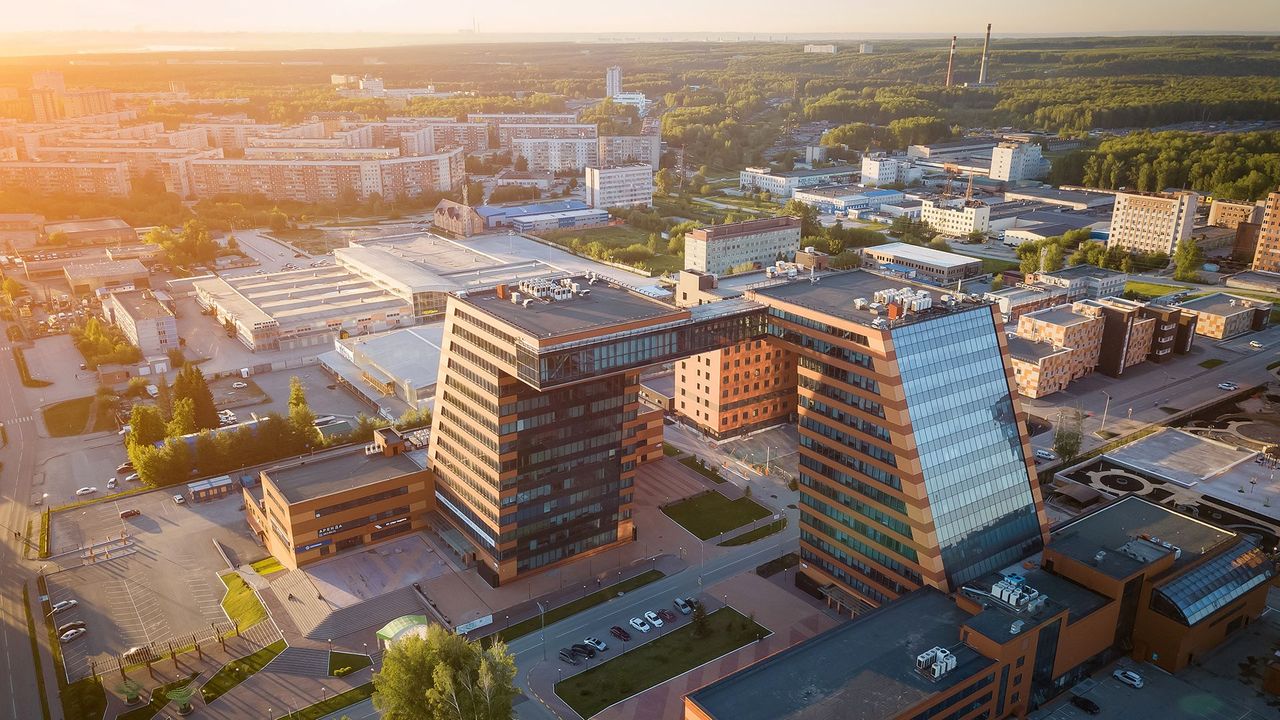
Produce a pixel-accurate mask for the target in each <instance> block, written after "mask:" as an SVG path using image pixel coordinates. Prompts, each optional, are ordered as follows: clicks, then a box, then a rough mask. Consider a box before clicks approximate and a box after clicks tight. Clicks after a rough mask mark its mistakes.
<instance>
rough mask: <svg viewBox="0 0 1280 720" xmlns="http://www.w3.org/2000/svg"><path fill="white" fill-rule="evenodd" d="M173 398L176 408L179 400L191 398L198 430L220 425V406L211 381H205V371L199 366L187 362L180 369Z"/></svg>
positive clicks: (174, 386)
mask: <svg viewBox="0 0 1280 720" xmlns="http://www.w3.org/2000/svg"><path fill="white" fill-rule="evenodd" d="M173 398H174V401H173V402H174V407H175V408H176V407H177V401H178V400H181V399H183V398H187V399H189V400H191V402H192V408H193V410H194V416H195V422H196V429H197V430H198V429H202V428H207V429H210V430H212V429H213V428H216V427H218V425H219V423H218V407H217V405H215V404H214V402H213V391H211V390H210V389H209V383H207V382H206V381H205V379H204V373H203V372H201V371H200V368H199V367H198V366H196V365H192V364H191V363H187V364H186V365H183V366H182V369H181V370H179V371H178V377H177V379H176V380H175V381H174V383H173ZM175 414H176V410H175Z"/></svg>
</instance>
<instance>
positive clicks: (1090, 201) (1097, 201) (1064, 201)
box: [1004, 186, 1116, 211]
mask: <svg viewBox="0 0 1280 720" xmlns="http://www.w3.org/2000/svg"><path fill="white" fill-rule="evenodd" d="M1004 199H1005V200H1006V201H1014V200H1034V201H1036V202H1042V203H1048V204H1050V205H1061V206H1062V207H1064V208H1066V209H1068V210H1076V211H1084V210H1099V209H1102V208H1108V207H1111V206H1112V205H1114V204H1115V202H1116V196H1115V195H1114V194H1113V193H1107V192H1090V191H1087V190H1061V189H1059V188H1053V187H1047V186H1046V187H1023V188H1016V189H1013V188H1010V189H1006V190H1005V191H1004Z"/></svg>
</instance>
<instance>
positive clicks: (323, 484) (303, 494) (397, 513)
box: [242, 428, 435, 570]
mask: <svg viewBox="0 0 1280 720" xmlns="http://www.w3.org/2000/svg"><path fill="white" fill-rule="evenodd" d="M411 450H412V449H411V448H410V447H409V445H408V443H407V441H406V440H405V438H403V437H402V436H401V435H400V433H398V432H397V431H396V430H395V429H393V428H380V429H378V430H375V431H374V437H373V442H372V443H370V444H369V445H368V446H366V447H357V448H354V449H352V450H351V451H349V452H347V453H345V454H342V455H340V456H338V457H327V458H325V459H321V460H314V459H303V460H298V461H294V462H291V463H288V464H284V465H277V466H274V467H270V468H267V469H266V470H263V471H262V472H261V473H260V474H259V480H260V482H259V483H257V484H255V485H251V486H246V487H244V489H243V490H242V492H243V493H244V510H245V518H246V520H247V521H248V523H249V527H250V528H251V529H252V530H253V532H254V534H256V535H257V537H258V541H259V542H261V543H262V544H263V546H264V547H265V548H266V549H267V551H268V552H269V553H271V554H272V555H273V556H274V557H275V558H276V559H277V560H279V561H280V564H282V565H284V566H285V567H287V568H289V569H291V570H296V569H298V568H300V567H305V566H307V565H310V564H311V563H314V562H317V561H319V560H322V559H324V558H327V557H332V556H334V555H336V554H338V553H341V552H343V551H344V550H353V549H356V548H367V547H369V546H371V545H376V544H377V543H379V542H382V541H385V540H390V539H393V538H398V537H401V536H403V535H405V534H406V533H411V532H415V531H418V530H422V529H424V528H425V527H426V519H425V517H426V515H427V513H429V512H431V511H432V510H434V509H435V498H434V497H433V489H434V485H435V483H434V480H433V478H432V475H431V473H430V471H428V470H427V469H426V468H425V467H423V466H422V465H421V464H420V463H419V461H416V460H415V459H414V457H413V456H414V455H419V454H420V453H413V452H411Z"/></svg>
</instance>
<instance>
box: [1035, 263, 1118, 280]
mask: <svg viewBox="0 0 1280 720" xmlns="http://www.w3.org/2000/svg"><path fill="white" fill-rule="evenodd" d="M1040 274H1041V275H1047V276H1049V277H1054V278H1061V279H1063V280H1077V279H1079V278H1099V279H1105V278H1113V277H1117V276H1121V275H1124V273H1122V272H1120V271H1119V270H1108V269H1106V268H1100V267H1098V266H1096V265H1072V266H1071V267H1066V268H1062V269H1061V270H1054V271H1052V272H1044V273H1040Z"/></svg>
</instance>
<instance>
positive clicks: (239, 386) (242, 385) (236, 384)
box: [231, 380, 249, 390]
mask: <svg viewBox="0 0 1280 720" xmlns="http://www.w3.org/2000/svg"><path fill="white" fill-rule="evenodd" d="M231 387H233V388H235V389H237V390H243V389H245V388H247V387H249V383H246V382H240V381H239V380H237V381H236V382H233V383H231Z"/></svg>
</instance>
